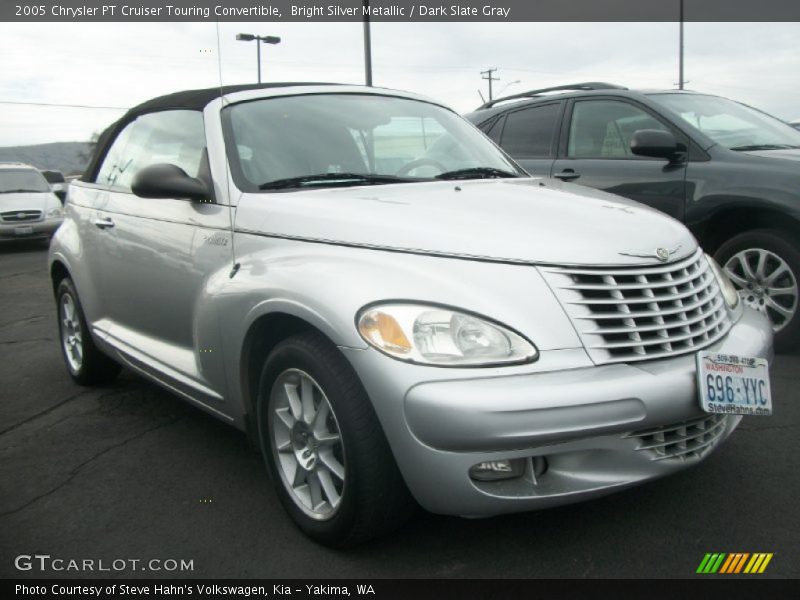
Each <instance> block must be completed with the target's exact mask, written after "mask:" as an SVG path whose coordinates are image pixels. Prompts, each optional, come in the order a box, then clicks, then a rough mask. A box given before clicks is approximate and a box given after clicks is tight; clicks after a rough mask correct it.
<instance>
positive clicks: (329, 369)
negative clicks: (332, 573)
mask: <svg viewBox="0 0 800 600" xmlns="http://www.w3.org/2000/svg"><path fill="white" fill-rule="evenodd" d="M257 402H258V406H257V418H258V433H259V441H260V445H261V452H262V454H263V456H264V459H265V461H266V463H267V467H268V469H269V471H270V473H271V474H272V478H273V483H274V484H275V489H276V491H277V493H278V496H279V498H280V500H281V504H283V507H284V508H285V509H286V511H287V512H288V513H289V515H290V516H291V517H292V519H293V520H294V522H295V523H296V524H297V525H298V527H300V529H302V530H303V531H304V532H305V533H306V534H307V535H309V536H310V537H312V538H313V539H315V540H317V541H318V542H321V543H323V544H326V545H330V546H351V545H353V544H356V543H358V542H361V541H364V540H366V539H368V538H371V537H374V536H377V535H380V534H381V533H385V532H387V531H390V530H392V529H394V528H396V527H397V526H398V525H400V524H401V523H402V522H403V521H404V520H405V519H406V518H407V516H408V515H409V513H410V509H411V507H412V506H413V501H412V500H411V497H410V494H409V493H408V491H407V489H406V487H405V483H404V482H403V479H402V476H401V475H400V472H399V470H398V469H397V466H396V464H395V462H394V458H393V457H392V454H391V451H390V449H389V445H388V443H387V442H386V439H385V438H384V435H383V431H382V429H381V427H380V424H379V423H378V420H377V417H376V416H375V413H374V411H373V409H372V405H371V403H370V400H369V398H368V397H367V395H366V392H365V391H364V389H363V387H362V385H361V382H360V381H359V380H358V377H357V376H356V374H355V372H354V371H353V369H352V367H351V366H350V364H349V363H348V362H347V361H346V360H345V358H344V357H343V356H342V355H341V353H340V352H339V350H338V349H337V348H336V346H334V345H333V344H332V343H331V342H329V341H328V340H327V339H326V338H324V337H323V336H322V335H320V334H317V333H305V334H301V335H297V336H294V337H291V338H289V339H287V340H285V341H284V342H282V343H280V344H279V345H278V346H276V348H275V349H274V350H273V352H272V353H271V354H270V356H269V358H268V359H267V362H266V364H265V365H264V368H263V371H262V374H261V380H260V385H259V395H258V400H257Z"/></svg>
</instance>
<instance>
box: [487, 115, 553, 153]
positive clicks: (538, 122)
mask: <svg viewBox="0 0 800 600" xmlns="http://www.w3.org/2000/svg"><path fill="white" fill-rule="evenodd" d="M560 108H561V104H560V103H558V102H556V103H554V104H545V105H544V106H534V107H531V108H525V109H522V110H517V111H514V112H512V113H509V114H508V115H507V116H506V125H505V127H504V128H503V137H502V140H501V143H500V145H501V146H502V148H503V150H505V151H506V152H508V153H509V154H510V155H511V156H513V157H515V158H549V157H551V156H553V151H552V148H553V136H554V135H555V132H556V129H557V127H556V125H557V124H558V115H559V110H560Z"/></svg>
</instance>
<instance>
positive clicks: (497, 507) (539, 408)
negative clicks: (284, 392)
mask: <svg viewBox="0 0 800 600" xmlns="http://www.w3.org/2000/svg"><path fill="white" fill-rule="evenodd" d="M708 349H709V350H717V351H719V352H724V353H730V354H739V355H742V356H754V357H764V358H767V359H771V358H772V333H771V329H770V327H769V323H768V322H767V321H766V319H765V318H763V316H762V315H760V314H759V313H756V312H754V311H751V310H745V311H744V312H743V315H742V317H741V318H740V319H739V321H738V322H737V323H736V324H735V325H734V326H733V328H732V329H731V330H730V332H729V333H728V334H727V335H726V336H725V337H724V338H722V339H721V340H720V341H718V342H717V343H715V344H714V345H712V346H710V347H709V348H708ZM343 350H344V352H345V354H346V355H347V356H348V358H349V359H350V361H351V363H352V364H353V365H354V366H355V368H356V370H357V372H358V373H359V376H360V377H361V379H362V381H363V382H364V385H365V387H366V389H367V392H368V394H369V395H370V398H372V400H373V404H374V405H375V409H376V412H377V414H378V417H379V419H380V421H381V424H382V425H383V428H384V431H385V433H386V436H387V439H388V440H389V443H390V445H391V447H392V450H393V452H394V455H395V458H396V460H397V463H398V466H399V467H400V470H401V472H402V473H403V476H404V478H405V480H406V483H407V484H408V486H409V489H410V490H411V492H412V494H413V495H414V496H415V498H416V499H417V501H418V502H419V503H420V504H421V505H422V506H423V507H425V508H426V509H428V510H430V511H432V512H436V513H442V514H458V515H470V516H484V515H487V516H488V515H493V514H498V513H505V512H516V511H524V510H531V509H536V508H543V507H547V506H552V505H558V504H566V503H569V502H576V501H579V500H583V499H587V498H590V497H593V496H599V495H603V494H607V493H609V492H612V491H614V490H617V489H621V488H625V487H628V486H631V485H634V484H637V483H640V482H643V481H646V480H649V479H654V478H657V477H661V476H663V475H667V474H669V473H673V472H675V471H678V470H681V469H684V468H686V467H688V466H691V465H694V464H697V463H698V462H699V461H701V460H703V459H704V458H705V457H706V456H708V454H709V453H710V452H711V451H713V450H714V449H715V448H716V447H718V446H719V445H720V443H722V441H723V440H724V439H725V438H726V437H727V436H728V435H729V434H730V433H731V432H732V431H733V430H734V429H735V428H736V426H737V425H738V423H739V421H740V420H741V417H736V416H726V417H719V416H715V415H709V414H706V413H704V412H702V411H701V410H700V406H699V401H698V399H697V389H696V383H695V374H696V373H695V356H694V354H690V355H686V356H681V357H676V358H670V359H665V360H657V361H647V362H641V363H632V364H614V365H607V366H588V364H587V360H586V359H585V353H583V356H582V357H581V358H578V357H579V352H578V351H576V350H564V351H551V353H552V354H557V355H560V356H561V357H563V360H562V363H565V364H566V363H569V362H573V363H574V366H573V367H571V368H564V367H563V366H561V367H559V368H558V370H547V371H545V370H541V371H540V372H536V371H535V370H532V371H528V372H524V373H522V374H520V373H519V370H520V368H519V367H518V368H517V369H516V370H515V369H514V368H513V367H506V368H502V369H490V370H479V369H472V370H469V371H468V372H465V371H462V370H460V369H437V368H433V367H420V366H415V365H408V364H405V363H401V362H398V361H395V360H392V359H389V358H387V357H385V356H383V355H381V354H380V353H378V352H376V351H373V350H354V349H343ZM549 364H552V361H550V362H548V360H547V357H546V356H545V355H544V353H543V355H542V357H541V358H540V360H539V362H538V363H534V365H530V366H529V368H530V369H537V368H539V369H547V368H549V367H548V365H549ZM542 457H544V459H545V461H546V470H545V471H544V472H543V473H542V472H541V467H542V465H543V464H544V462H545V461H542ZM516 458H523V459H526V460H525V464H526V465H527V466H526V472H525V474H524V475H523V476H522V477H520V478H517V479H509V480H503V481H497V482H486V481H475V480H473V479H471V478H470V476H469V469H470V467H472V466H473V465H475V464H477V463H482V462H491V461H498V460H503V459H516Z"/></svg>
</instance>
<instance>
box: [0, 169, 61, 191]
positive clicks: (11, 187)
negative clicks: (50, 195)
mask: <svg viewBox="0 0 800 600" xmlns="http://www.w3.org/2000/svg"><path fill="white" fill-rule="evenodd" d="M49 191H50V186H49V185H48V184H47V181H45V178H44V177H42V175H41V173H39V171H34V170H33V169H0V194H9V193H12V192H49Z"/></svg>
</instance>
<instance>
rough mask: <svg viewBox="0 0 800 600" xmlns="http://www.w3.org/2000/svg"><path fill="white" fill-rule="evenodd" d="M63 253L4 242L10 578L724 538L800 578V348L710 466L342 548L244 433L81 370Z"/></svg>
mask: <svg viewBox="0 0 800 600" xmlns="http://www.w3.org/2000/svg"><path fill="white" fill-rule="evenodd" d="M46 258H47V253H46V247H45V245H44V244H41V243H38V242H30V243H24V244H14V245H9V244H5V245H0V382H1V383H0V577H42V576H47V577H57V576H68V577H74V576H81V575H82V574H81V573H76V572H74V571H53V570H47V571H45V572H44V573H43V572H41V571H39V570H37V569H36V568H33V569H31V570H29V571H20V570H18V569H17V568H16V567H15V558H16V557H18V556H20V555H35V554H40V555H49V556H51V558H53V559H55V558H58V559H64V560H65V561H69V560H77V561H83V560H87V559H88V560H93V561H96V562H94V563H93V564H94V565H95V568H96V567H97V566H99V565H100V564H101V563H100V561H103V562H102V564H104V565H105V566H106V567H109V565H112V564H113V563H112V561H115V560H116V561H120V560H124V561H126V564H127V565H131V564H134V563H132V562H130V561H133V560H141V561H143V563H144V562H146V561H149V560H151V559H156V560H161V561H162V562H161V563H158V564H159V565H163V567H162V568H166V566H173V564H172V563H169V562H166V561H168V560H169V559H173V560H176V561H178V562H180V561H181V560H184V561H192V565H193V570H192V571H184V572H171V571H170V572H167V571H164V570H162V571H141V568H140V567H138V568H136V569H131V568H129V567H125V570H121V571H115V570H113V569H112V570H111V571H107V572H100V573H97V572H96V573H91V572H85V573H83V576H92V575H95V576H98V575H99V576H102V577H154V576H155V577H159V576H165V575H168V576H187V577H214V578H217V577H265V578H273V577H275V578H277V577H280V578H309V577H315V578H339V577H343V578H372V577H391V578H398V577H399V578H410V577H414V578H419V577H459V578H461V577H463V578H474V577H478V578H482V577H500V578H533V577H536V578H538V577H629V578H635V577H693V576H695V575H694V574H695V570H696V569H697V566H698V565H699V563H700V561H701V560H702V558H703V556H704V555H705V553H707V552H772V553H774V557H773V559H772V561H771V562H770V564H769V566H768V568H767V570H766V573H765V574H764V575H762V576H763V577H767V576H768V577H793V578H796V577H798V576H800V548H799V547H798V540H800V535H798V533H800V485H798V484H799V482H800V477H799V476H798V466H797V465H798V456H800V444H799V443H798V438H799V437H800V435H798V434H800V428H799V427H798V423H799V422H800V402H798V400H800V357H798V356H797V355H783V356H778V357H777V358H776V360H775V362H774V364H773V365H772V371H771V372H772V392H773V398H774V405H775V414H774V416H772V417H748V418H745V420H744V421H743V423H742V425H741V426H740V427H739V429H738V430H737V431H736V432H735V433H734V434H733V436H732V437H731V438H730V439H729V440H728V441H727V443H726V444H724V445H723V446H722V447H721V448H719V449H718V450H717V451H716V452H714V453H713V454H712V455H711V456H710V457H709V458H708V459H707V460H706V461H705V462H703V463H702V464H700V465H699V466H697V467H695V468H693V469H690V470H688V471H684V472H682V473H680V474H678V475H674V476H672V477H669V478H666V479H662V480H659V481H656V482H651V483H649V484H646V485H643V486H640V487H637V488H634V489H631V490H628V491H624V492H621V493H618V494H615V495H612V496H608V497H606V498H603V499H599V500H594V501H591V502H586V503H582V504H576V505H572V506H566V507H561V508H555V509H549V510H545V511H539V512H532V513H524V514H518V515H510V516H503V517H496V518H491V519H481V520H466V519H460V518H454V517H441V516H436V515H430V514H425V513H423V514H420V515H419V516H418V517H417V518H416V519H415V520H414V521H413V522H412V523H410V524H409V525H408V526H406V527H405V528H404V529H402V530H400V531H398V532H397V533H395V534H393V535H391V536H389V537H385V538H382V539H379V540H376V541H373V542H370V543H368V544H365V545H363V546H360V547H357V548H355V549H350V550H346V551H338V550H330V549H327V548H324V547H322V546H319V545H317V544H315V543H313V542H311V541H310V540H308V539H307V538H305V537H304V536H303V535H302V534H301V533H300V532H299V531H298V530H297V529H295V527H294V526H293V524H292V523H291V521H290V520H289V519H288V517H287V516H285V514H284V512H283V510H282V508H281V506H280V504H279V502H278V500H277V497H276V496H275V494H274V493H273V491H272V488H271V484H270V482H269V480H268V476H267V474H266V472H265V469H264V467H263V464H262V462H261V458H260V456H259V455H258V454H256V453H255V452H253V451H252V450H251V449H250V448H249V446H248V444H247V442H246V440H245V438H244V436H243V435H242V434H240V433H239V432H238V431H236V430H234V429H233V428H231V427H230V426H228V425H225V424H224V423H222V422H218V421H216V420H214V419H213V418H211V417H209V416H207V415H206V414H204V413H202V412H200V411H199V410H196V409H194V408H192V407H190V406H189V405H188V404H186V403H184V402H183V401H181V400H180V399H179V398H177V397H176V396H173V395H172V394H170V393H168V392H166V391H164V390H162V389H160V388H159V387H157V386H156V385H154V384H151V383H149V382H147V381H145V380H143V379H141V378H140V377H138V376H136V375H134V374H132V373H130V372H128V371H123V374H122V375H121V376H120V378H119V379H118V380H117V381H116V382H115V383H114V384H113V385H111V386H108V387H104V388H82V387H80V386H78V385H77V384H75V383H74V382H73V381H72V380H71V379H70V378H69V376H68V375H67V372H66V370H65V368H64V366H63V364H62V359H61V355H60V352H59V348H58V342H57V326H56V319H55V308H54V302H53V296H52V291H51V288H50V282H49V279H48V277H47V266H46ZM421 468H424V467H421ZM442 493H446V490H442ZM143 563H136V564H137V565H140V564H143ZM57 564H59V565H60V566H62V567H66V566H68V565H69V563H68V562H64V563H57ZM121 564H122V563H120V562H117V563H116V565H117V566H119V565H121ZM23 566H24V563H23ZM705 577H711V576H708V575H706V576H705ZM741 577H744V576H741Z"/></svg>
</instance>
